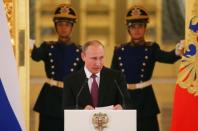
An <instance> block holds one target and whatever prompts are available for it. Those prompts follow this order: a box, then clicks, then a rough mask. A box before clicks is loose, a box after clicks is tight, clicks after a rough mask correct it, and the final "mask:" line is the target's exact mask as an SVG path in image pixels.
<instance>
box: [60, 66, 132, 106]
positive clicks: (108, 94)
mask: <svg viewBox="0 0 198 131" xmlns="http://www.w3.org/2000/svg"><path fill="white" fill-rule="evenodd" d="M115 81H117V83H118V85H119V88H120V89H121V91H122V93H123V96H124V101H125V103H126V108H128V107H129V105H128V99H129V95H128V93H127V85H126V82H125V79H124V76H123V74H122V73H121V72H119V71H115V70H112V69H108V68H106V67H103V69H102V70H101V73H100V84H99V102H98V107H103V106H109V105H116V104H121V105H122V104H123V97H122V95H121V93H120V91H119V90H118V87H117V86H116V82H115ZM81 88H83V89H82V92H81V93H80V95H79V98H78V101H76V96H77V94H78V93H79V91H80V89H81ZM63 97H64V98H63V105H64V109H74V108H76V104H78V108H80V109H84V108H85V106H86V105H92V101H91V94H90V91H89V88H88V83H87V82H86V75H85V72H84V68H82V69H81V70H79V71H78V72H76V73H72V74H70V75H68V76H66V78H65V79H64V92H63Z"/></svg>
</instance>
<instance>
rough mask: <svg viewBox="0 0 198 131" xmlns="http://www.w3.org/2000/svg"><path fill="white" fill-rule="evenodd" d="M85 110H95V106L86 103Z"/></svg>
mask: <svg viewBox="0 0 198 131" xmlns="http://www.w3.org/2000/svg"><path fill="white" fill-rule="evenodd" d="M84 110H94V108H93V106H91V105H86V106H85V108H84Z"/></svg>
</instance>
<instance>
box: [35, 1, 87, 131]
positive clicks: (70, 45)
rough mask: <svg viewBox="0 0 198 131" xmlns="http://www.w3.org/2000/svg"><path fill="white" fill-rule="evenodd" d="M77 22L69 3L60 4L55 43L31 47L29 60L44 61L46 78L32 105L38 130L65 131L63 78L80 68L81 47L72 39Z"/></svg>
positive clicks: (56, 14)
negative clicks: (37, 113)
mask: <svg viewBox="0 0 198 131" xmlns="http://www.w3.org/2000/svg"><path fill="white" fill-rule="evenodd" d="M76 20H77V16H76V13H75V11H74V9H73V8H72V6H71V5H70V4H61V5H59V6H58V7H57V8H56V10H55V13H54V17H53V22H54V25H55V29H56V32H57V34H58V40H57V41H45V42H43V43H42V44H41V46H40V47H38V48H37V47H36V46H34V47H33V50H32V54H31V57H32V59H33V60H35V61H43V62H44V66H45V72H46V76H47V78H46V81H45V84H44V85H43V88H42V90H41V92H40V94H39V96H38V99H37V101H36V104H35V106H34V110H35V111H37V112H39V113H40V121H39V122H40V123H39V131H63V130H64V123H63V122H64V121H63V119H64V118H63V117H64V114H63V106H62V104H63V101H62V100H63V98H62V92H63V78H64V77H65V76H66V75H68V74H70V73H72V72H75V71H77V70H78V69H79V68H80V67H81V66H83V62H82V60H81V56H80V55H81V48H80V45H78V44H75V43H74V42H72V40H71V32H72V29H73V26H74V24H75V23H76Z"/></svg>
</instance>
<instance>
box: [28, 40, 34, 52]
mask: <svg viewBox="0 0 198 131" xmlns="http://www.w3.org/2000/svg"><path fill="white" fill-rule="evenodd" d="M34 43H35V40H34V39H30V40H29V47H30V49H31V50H32V49H33V48H34Z"/></svg>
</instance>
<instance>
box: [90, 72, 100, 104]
mask: <svg viewBox="0 0 198 131" xmlns="http://www.w3.org/2000/svg"><path fill="white" fill-rule="evenodd" d="M91 78H92V79H93V82H92V84H91V97H92V104H93V106H94V107H97V106H98V84H97V82H96V75H95V74H92V75H91Z"/></svg>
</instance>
